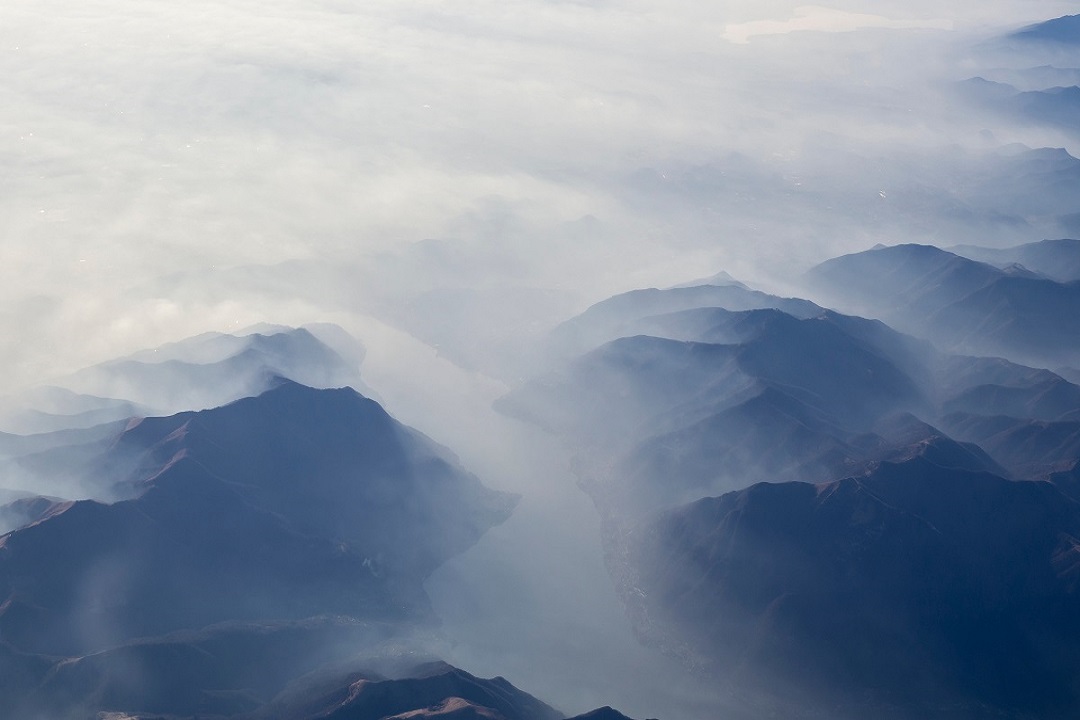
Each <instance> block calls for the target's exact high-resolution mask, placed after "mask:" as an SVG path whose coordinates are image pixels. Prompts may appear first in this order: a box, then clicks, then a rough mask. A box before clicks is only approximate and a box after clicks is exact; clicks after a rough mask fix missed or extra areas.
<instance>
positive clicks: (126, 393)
mask: <svg viewBox="0 0 1080 720" xmlns="http://www.w3.org/2000/svg"><path fill="white" fill-rule="evenodd" d="M316 329H318V328H316ZM265 330H266V332H265V333H260V332H254V333H251V334H248V335H241V336H235V335H228V334H223V333H206V334H204V335H200V336H197V337H193V338H188V339H187V340H184V341H181V342H178V343H172V344H169V345H165V346H163V347H161V348H159V349H157V350H154V351H144V352H140V353H136V354H135V355H133V356H131V357H130V358H124V359H120V360H113V361H110V362H106V363H102V364H100V365H95V366H93V367H90V368H86V369H85V370H80V371H79V372H76V373H74V374H72V375H71V376H69V377H66V378H61V379H60V380H59V381H58V383H59V384H61V385H63V386H64V387H67V388H70V389H72V390H75V391H77V392H79V393H84V394H85V393H88V394H90V395H94V396H99V397H103V398H118V399H121V400H127V401H131V402H133V403H136V404H138V405H140V406H143V407H145V408H146V409H147V410H148V411H149V412H151V413H155V414H169V413H175V412H182V411H184V410H202V409H205V408H210V407H217V406H219V405H224V404H225V403H227V402H231V401H233V400H237V399H239V398H242V397H248V396H250V395H257V394H258V393H260V392H262V391H263V390H265V389H267V388H268V387H269V386H270V384H271V382H272V381H273V379H274V378H275V377H279V376H281V377H288V378H290V379H292V380H294V381H296V382H299V383H302V384H304V385H308V386H310V387H318V388H327V387H343V386H349V387H355V388H358V389H361V390H363V389H364V387H365V386H364V385H363V383H362V381H361V380H360V372H359V367H358V366H357V365H356V364H355V360H350V359H347V358H345V357H343V356H342V355H341V354H340V353H339V352H337V351H336V350H335V349H333V348H332V347H331V346H330V345H328V344H327V343H326V342H324V341H323V340H320V339H319V338H318V337H317V336H316V335H315V334H314V333H313V332H312V331H311V330H308V329H305V328H277V327H268V328H266V329H265ZM143 414H145V413H143ZM129 415H130V414H129Z"/></svg>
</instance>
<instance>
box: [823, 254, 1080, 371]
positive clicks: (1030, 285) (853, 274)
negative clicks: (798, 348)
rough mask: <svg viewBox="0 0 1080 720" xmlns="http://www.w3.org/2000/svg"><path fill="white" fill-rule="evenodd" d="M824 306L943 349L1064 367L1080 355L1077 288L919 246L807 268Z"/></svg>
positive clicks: (1073, 284) (1079, 285)
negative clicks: (881, 323)
mask: <svg viewBox="0 0 1080 720" xmlns="http://www.w3.org/2000/svg"><path fill="white" fill-rule="evenodd" d="M806 280H807V283H808V285H809V286H810V287H811V288H813V289H814V291H815V292H816V293H817V294H819V295H820V296H821V297H822V298H823V299H824V300H825V301H826V302H828V303H832V304H836V305H838V306H839V307H841V308H844V309H846V310H849V311H855V312H860V313H864V314H869V315H871V316H874V317H880V318H881V319H883V320H885V321H886V322H888V323H890V324H893V325H895V326H896V327H898V328H900V329H901V330H904V331H907V332H912V333H915V334H917V335H921V336H923V337H926V338H929V339H930V340H933V341H934V342H935V343H936V344H937V345H938V346H939V347H941V348H942V349H943V350H947V351H950V352H967V353H974V354H983V355H1000V356H1004V357H1008V358H1010V359H1014V360H1017V361H1020V362H1028V363H1036V364H1051V365H1052V366H1056V365H1062V364H1065V365H1067V364H1069V363H1070V362H1071V361H1072V360H1074V359H1075V358H1076V357H1077V356H1078V355H1080V283H1078V282H1070V283H1058V282H1055V281H1053V280H1051V279H1049V278H1046V277H1042V276H1038V275H1035V274H1034V273H1031V272H1029V271H1026V270H1023V269H1020V268H1016V267H1011V268H1009V269H1006V270H1002V269H999V268H996V267H993V266H991V265H988V264H986V263H981V262H976V261H974V260H969V259H968V258H964V257H960V256H959V255H955V254H953V253H950V252H947V251H945V250H940V249H938V248H935V247H931V246H926V245H898V246H895V247H882V248H876V249H873V250H868V251H866V252H861V253H855V254H853V255H845V256H842V257H839V258H834V259H832V260H828V261H826V262H824V263H822V264H821V265H818V266H817V267H815V268H813V269H812V270H811V271H810V272H809V273H808V274H807V276H806Z"/></svg>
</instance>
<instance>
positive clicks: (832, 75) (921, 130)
mask: <svg viewBox="0 0 1080 720" xmlns="http://www.w3.org/2000/svg"><path fill="white" fill-rule="evenodd" d="M1070 5H1071V3H1065V2H1041V1H1034V0H1015V1H1012V2H1008V1H1005V0H998V1H995V2H960V3H949V4H942V3H940V2H926V1H921V0H920V1H919V2H906V3H899V2H888V3H882V2H876V3H870V2H842V3H831V4H827V5H814V6H808V5H802V4H799V3H791V2H719V3H701V2H696V1H695V2H691V1H689V0H671V1H669V2H665V3H656V2H645V1H644V0H631V1H630V2H619V3H614V2H587V1H584V0H583V1H580V2H573V1H563V2H555V1H538V0H529V1H525V0H465V1H463V2H456V3H443V2H432V1H430V0H429V1H426V2H423V1H421V2H408V3H406V2H390V1H388V0H383V1H378V0H376V1H372V2H363V3H355V2H343V1H341V0H337V1H334V0H328V1H322V2H319V1H312V0H306V1H304V2H301V1H300V0H262V1H260V2H257V3H256V2H253V1H247V0H216V1H199V0H192V1H190V2H184V3H175V2H164V1H163V0H97V1H93V0H91V1H89V2H87V1H83V2H77V3H76V2H72V1H71V0H6V1H5V2H4V3H3V7H2V8H0V92H2V93H3V98H4V102H3V103H2V104H0V158H2V163H0V187H2V190H3V191H2V192H0V217H3V218H4V222H3V224H2V225H0V302H2V307H3V311H0V319H2V322H3V323H4V329H5V333H4V336H5V338H6V340H5V341H4V342H3V346H2V348H0V349H2V350H3V354H4V356H5V357H6V363H7V365H6V369H7V372H6V374H5V378H6V383H5V384H6V385H12V384H18V383H20V382H23V381H27V380H30V379H34V378H37V377H40V376H43V375H44V376H47V375H48V374H50V373H51V372H56V371H60V370H63V369H67V368H70V367H75V366H79V365H82V364H85V363H86V362H89V361H92V360H97V359H101V358H104V357H108V356H110V355H113V354H115V353H116V352H118V351H121V350H130V349H134V348H136V347H140V346H143V345H146V344H153V343H156V342H159V341H161V340H165V339H171V338H175V337H179V336H183V335H187V334H191V333H193V332H198V331H201V330H205V329H227V328H228V327H230V326H234V325H246V324H249V323H252V322H257V321H260V320H272V321H285V322H298V321H305V320H319V319H324V318H326V317H328V316H330V315H331V314H333V313H332V311H333V312H338V313H340V312H342V311H345V312H347V311H348V308H342V307H341V306H340V303H338V306H337V307H335V308H333V309H329V308H326V307H321V306H320V303H319V302H318V301H313V300H312V299H311V298H310V297H304V296H303V293H300V294H298V293H296V292H294V289H291V288H287V287H283V288H282V289H281V292H280V293H275V292H273V290H272V288H271V289H270V290H267V289H265V288H263V290H260V291H259V292H257V293H246V294H245V293H241V292H239V290H236V291H235V292H234V287H233V284H232V283H234V282H235V280H234V276H233V275H230V274H229V271H230V269H231V268H236V267H240V266H248V265H264V264H274V263H279V262H282V261H287V260H307V261H312V262H313V263H314V264H316V265H318V264H319V263H326V264H328V265H329V266H331V267H333V268H336V269H337V270H339V271H340V270H343V269H351V270H354V271H355V274H356V277H357V278H358V280H357V285H358V287H357V289H356V292H357V294H358V297H360V296H363V295H364V293H365V287H366V285H365V283H367V282H368V277H369V275H370V274H371V273H374V274H375V275H376V277H378V276H379V271H378V269H377V268H378V267H379V266H380V265H379V263H381V262H382V263H385V261H386V257H387V255H386V254H387V253H390V254H395V253H399V252H401V250H402V248H405V247H407V246H408V245H409V244H410V243H414V242H416V241H420V240H424V239H430V238H436V239H445V240H452V241H454V242H456V243H459V244H461V245H462V246H464V247H465V248H466V251H464V255H463V256H462V258H463V260H462V262H463V263H464V264H470V263H471V264H472V266H473V267H472V270H473V272H474V274H473V275H471V276H470V278H469V280H468V282H476V276H477V275H479V276H480V277H481V278H485V279H487V280H490V281H491V282H500V283H501V282H505V283H511V284H512V283H519V284H522V285H536V286H541V287H555V288H557V289H560V290H561V291H565V292H567V293H570V294H572V295H573V297H575V298H585V299H590V298H591V299H597V298H598V297H602V296H603V294H604V293H605V292H607V291H608V290H612V291H613V290H616V289H624V288H626V287H633V286H634V285H637V284H651V283H654V282H660V281H664V280H671V281H673V282H674V281H677V280H679V279H684V278H685V277H687V276H691V277H693V276H700V275H703V274H711V272H714V271H715V270H719V269H721V268H722V267H726V268H728V269H729V270H731V271H732V272H734V273H735V274H737V275H740V274H741V275H744V276H745V275H748V274H751V275H752V274H754V272H755V268H757V267H758V266H759V265H760V264H762V263H767V262H768V261H770V260H776V259H777V258H780V259H788V260H791V259H792V258H794V259H797V260H798V261H799V262H801V263H803V264H804V265H805V264H806V263H808V262H809V261H811V260H812V259H820V258H821V257H823V256H824V255H826V254H828V251H830V250H833V249H836V248H839V249H858V248H859V247H862V246H864V245H865V244H866V242H868V241H870V240H872V239H873V236H874V233H875V232H876V229H875V228H869V229H867V228H865V227H859V226H858V225H857V223H855V222H854V221H849V219H847V217H846V216H844V217H841V216H840V215H842V213H841V214H840V215H837V214H836V213H831V212H827V211H828V210H829V208H822V213H821V217H804V216H803V215H802V214H801V213H802V212H803V211H801V210H800V211H799V213H796V215H797V217H796V218H795V220H794V221H793V220H792V219H791V218H789V217H787V216H785V215H784V213H783V212H782V211H781V212H780V213H779V215H778V214H777V213H776V207H775V202H774V200H773V199H772V196H771V195H770V194H769V192H764V191H762V192H759V191H758V188H757V185H755V183H759V184H761V185H762V187H764V186H765V185H768V183H770V182H773V181H776V178H780V181H782V182H788V181H790V182H791V183H797V182H798V179H797V178H788V177H786V176H784V173H785V172H788V171H787V170H785V168H790V164H791V163H792V162H793V158H794V159H797V158H799V157H803V156H804V155H806V156H807V157H809V155H807V153H808V152H810V151H812V150H813V149H814V148H819V147H833V146H834V145H837V144H839V145H842V146H844V147H846V148H849V149H853V150H859V149H862V148H868V147H880V146H882V145H889V146H892V145H894V144H896V145H900V146H904V147H911V146H915V147H932V146H934V145H935V144H938V143H949V142H961V141H964V140H965V139H966V138H969V137H970V136H972V135H973V134H974V132H975V131H976V130H977V128H976V127H974V126H972V127H967V126H963V125H962V124H961V125H956V124H955V123H953V119H952V118H951V117H950V116H948V113H946V112H945V111H944V110H943V109H942V108H941V107H940V96H939V91H938V90H937V89H936V86H935V85H934V83H936V82H938V81H941V80H942V79H950V80H951V79H957V78H962V77H964V76H965V72H964V70H965V69H964V68H963V67H961V66H960V65H959V64H958V63H959V60H958V58H960V57H963V53H964V49H965V48H966V47H967V46H968V44H969V42H971V41H972V40H973V39H977V38H978V37H981V36H983V35H988V34H993V33H996V32H999V31H1001V30H1002V29H1008V28H1011V27H1015V26H1017V25H1022V24H1024V23H1028V22H1033V21H1037V20H1041V19H1045V18H1049V17H1053V16H1055V15H1060V14H1063V13H1065V12H1068V10H1069V9H1070ZM803 30H811V31H813V32H799V31H803ZM958 48H959V50H958ZM823 136H824V137H826V138H827V140H825V141H823V140H821V138H822V137H823ZM1006 139H1007V138H1006ZM732 153H738V154H739V155H740V157H743V156H745V157H746V158H749V160H747V161H746V162H745V163H744V164H745V165H746V166H747V167H750V168H752V172H751V173H750V175H748V176H746V177H750V178H751V179H752V180H753V182H750V181H746V180H745V178H743V176H740V178H741V179H740V181H739V182H740V183H743V184H741V185H740V186H739V187H736V188H725V189H724V193H726V195H725V197H728V198H734V200H733V201H732V202H733V203H735V204H734V205H732V204H730V203H729V204H726V205H724V206H723V207H722V208H720V209H713V210H710V208H711V207H712V206H711V205H709V203H706V202H704V201H699V200H697V199H695V197H696V196H695V195H694V192H695V187H697V186H696V185H695V183H697V182H698V181H697V180H695V179H694V178H695V177H696V176H694V175H693V174H692V173H691V175H689V176H688V175H687V174H686V173H687V172H688V170H694V168H698V167H702V166H710V165H711V166H714V167H715V166H716V164H717V163H722V162H727V161H728V159H730V157H731V156H732ZM811 154H812V153H811ZM669 173H671V175H670V177H676V176H677V177H681V178H683V180H681V181H680V184H678V186H677V187H676V189H675V190H673V191H671V192H670V193H669V195H670V197H669V196H667V195H664V194H663V193H654V192H653V191H652V190H651V189H650V186H649V185H648V183H649V182H651V181H652V179H656V178H660V180H662V181H663V180H667V179H668V178H669ZM843 174H844V171H843V168H839V169H834V172H833V176H834V177H841V176H843ZM774 176H775V177H774ZM687 178H689V179H687ZM770 187H771V186H770ZM876 193H877V189H874V194H875V197H876ZM653 196H656V197H657V198H658V199H655V201H654V200H653ZM686 198H690V202H687V201H686ZM736 201H737V202H736ZM733 207H734V208H736V210H737V211H735V210H732V208H733ZM710 212H711V213H712V214H710ZM1033 239H1037V238H1033ZM417 262H419V263H420V264H421V265H423V264H424V263H427V264H428V267H426V268H421V269H423V270H425V271H427V272H432V273H434V274H436V275H438V274H439V273H440V272H442V266H441V265H440V264H439V263H440V261H439V260H437V259H436V260H435V261H431V260H430V259H429V258H427V259H426V258H423V257H421V258H420V260H419V261H417V260H415V259H411V260H407V262H405V264H404V265H401V264H400V263H399V264H398V265H397V266H395V267H398V268H399V270H398V272H403V273H404V276H403V277H401V278H400V280H399V279H397V278H394V279H392V280H391V282H401V283H405V282H407V281H409V280H410V277H407V276H410V273H411V271H409V270H405V271H401V270H400V268H401V267H405V268H413V269H417V264H416V263H417ZM432 262H434V264H433V265H432ZM410 263H412V264H410ZM705 270H707V271H708V272H703V271H705ZM417 271H418V272H419V271H420V270H417ZM382 280H383V281H384V282H386V281H387V276H386V275H385V274H384V275H382Z"/></svg>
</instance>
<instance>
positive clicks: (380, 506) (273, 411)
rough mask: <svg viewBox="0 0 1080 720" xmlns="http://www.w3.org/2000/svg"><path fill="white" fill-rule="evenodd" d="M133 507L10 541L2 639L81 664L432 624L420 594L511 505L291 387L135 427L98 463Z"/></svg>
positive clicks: (125, 504)
mask: <svg viewBox="0 0 1080 720" xmlns="http://www.w3.org/2000/svg"><path fill="white" fill-rule="evenodd" d="M99 462H100V463H101V466H102V467H103V468H109V467H112V468H114V469H117V470H119V469H121V468H122V469H124V470H127V471H128V474H127V476H126V477H117V481H118V484H119V486H120V488H122V490H121V492H126V493H127V494H128V495H129V496H130V498H131V499H128V500H122V501H119V502H115V503H113V504H111V505H109V504H103V503H99V502H94V501H80V502H75V503H70V504H67V505H66V506H64V507H63V508H61V509H60V510H59V511H57V512H54V513H53V514H51V515H50V516H48V517H47V518H45V519H44V520H42V521H40V522H37V523H35V524H32V525H30V526H27V527H24V528H21V529H19V530H16V531H14V532H12V533H9V534H8V535H6V536H4V537H3V538H2V539H0V595H2V596H3V597H4V598H5V602H4V604H3V606H2V609H0V631H2V632H3V636H4V638H5V639H6V640H7V641H8V642H11V643H14V644H15V645H17V646H19V647H21V648H24V649H27V650H34V651H36V652H45V653H54V654H77V653H83V652H87V651H91V650H94V649H100V648H103V647H108V646H110V645H115V644H117V643H120V642H123V641H126V640H128V639H131V638H134V637H140V636H145V635H158V634H161V633H164V632H168V631H171V630H176V629H181V628H193V627H202V626H204V625H208V624H211V623H214V622H219V621H223V620H243V621H254V620H265V619H295V618H303V617H307V616H310V615H318V614H323V613H327V612H330V613H337V614H344V615H350V616H354V617H363V618H397V619H399V620H402V621H407V620H410V619H413V620H415V619H421V618H423V617H425V616H426V615H427V613H428V611H427V609H426V600H425V598H424V596H423V592H422V590H421V587H420V583H421V582H422V581H423V579H424V578H425V577H426V576H427V574H428V573H430V572H431V570H432V569H434V567H436V566H437V565H438V564H440V563H441V562H442V561H443V560H445V559H446V558H447V557H449V556H451V555H453V554H455V553H457V552H461V551H462V550H464V549H465V548H466V547H468V546H469V545H471V544H472V543H473V542H475V540H476V539H477V538H478V537H479V536H480V535H481V534H482V533H483V532H484V531H485V530H486V529H487V528H489V527H490V526H491V525H493V524H496V523H498V522H501V521H502V520H503V519H505V517H506V516H507V514H508V513H509V511H510V508H511V507H512V505H513V499H512V498H511V497H509V496H506V495H504V494H501V493H496V492H494V491H490V490H487V489H486V488H484V487H483V486H482V485H481V484H480V483H479V481H478V480H477V479H476V478H474V477H472V476H471V475H468V474H467V473H465V472H464V471H462V470H460V469H459V468H458V467H457V466H456V463H455V461H454V459H453V457H452V456H451V455H449V453H448V452H447V451H446V450H445V449H442V448H440V447H438V446H437V445H435V444H434V443H432V442H431V441H430V440H428V439H427V438H425V437H424V436H422V435H420V434H419V433H416V432H415V431H412V430H409V429H407V428H405V427H404V426H401V425H400V424H398V423H397V422H395V421H394V420H393V419H392V418H391V417H390V416H389V415H387V414H386V412H385V411H384V410H383V409H382V408H381V407H379V405H378V404H377V403H375V402H373V401H371V400H368V399H366V398H363V397H362V396H360V395H359V394H357V393H356V392H355V391H353V390H349V389H341V390H314V389H311V388H307V387H304V386H301V385H297V384H295V383H292V382H288V381H282V382H280V384H279V385H278V387H276V388H274V389H273V390H270V391H268V392H266V393H264V394H263V395H260V396H258V397H254V398H246V399H244V400H239V401H237V402H235V403H232V404H230V405H227V406H225V407H222V408H216V409H213V410H206V411H201V412H195V413H181V414H180V415H176V416H172V417H169V418H148V419H146V420H143V421H142V422H138V423H134V424H133V425H132V426H131V427H130V428H129V429H128V430H127V431H126V432H124V433H123V434H122V435H121V436H120V437H118V438H117V439H116V441H115V442H114V443H113V445H112V447H111V448H110V449H109V451H108V452H107V453H106V454H105V455H104V456H102V457H101V458H99Z"/></svg>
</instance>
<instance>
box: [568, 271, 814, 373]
mask: <svg viewBox="0 0 1080 720" xmlns="http://www.w3.org/2000/svg"><path fill="white" fill-rule="evenodd" d="M699 282H701V284H698V285H692V286H679V287H674V288H668V289H665V290H658V289H656V288H648V289H644V290H631V291H630V292H627V293H623V294H621V295H616V296H614V297H611V298H608V299H607V300H603V301H601V302H598V303H596V304H595V305H593V306H592V307H590V308H589V309H588V310H586V311H585V312H583V313H582V314H580V315H578V316H576V317H574V318H572V319H571V320H568V321H566V322H564V323H563V324H562V325H560V326H559V327H557V328H556V329H555V330H554V331H552V333H551V343H552V345H553V346H554V347H555V348H556V349H557V350H558V352H559V353H561V354H563V355H565V356H574V355H577V354H580V353H583V352H585V351H587V350H591V349H592V348H595V347H598V346H600V345H603V344H604V343H606V342H609V341H611V340H615V339H616V338H619V337H625V336H626V335H628V334H633V333H629V332H628V328H630V327H632V326H633V325H634V324H635V323H640V322H642V321H644V320H647V319H648V318H650V317H653V316H657V315H668V314H671V313H675V312H679V311H683V310H692V309H701V308H722V309H725V310H757V309H764V308H775V309H778V310H783V311H784V312H786V313H788V314H790V315H794V316H796V317H813V316H814V315H817V314H818V313H819V312H821V308H820V307H818V306H817V305H815V304H814V303H812V302H809V301H807V300H800V299H797V298H781V297H777V296H775V295H769V294H767V293H763V292H761V291H759V290H752V289H750V288H748V287H746V286H745V285H743V284H742V283H737V282H731V281H728V280H727V279H726V278H720V279H719V281H718V280H717V279H716V278H710V279H707V280H706V281H704V282H702V281H699ZM717 282H719V284H716V283H717Z"/></svg>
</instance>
